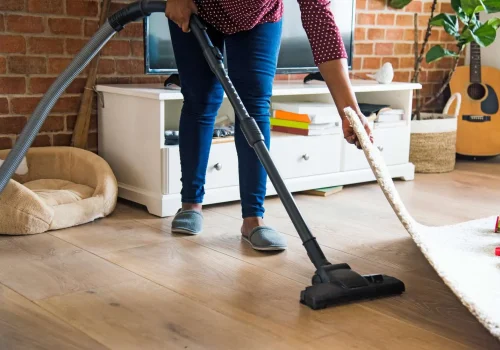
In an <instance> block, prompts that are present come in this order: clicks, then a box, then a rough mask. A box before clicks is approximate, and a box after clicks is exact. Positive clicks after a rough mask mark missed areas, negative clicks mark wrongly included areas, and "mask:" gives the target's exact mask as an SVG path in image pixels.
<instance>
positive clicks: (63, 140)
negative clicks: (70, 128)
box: [53, 134, 72, 146]
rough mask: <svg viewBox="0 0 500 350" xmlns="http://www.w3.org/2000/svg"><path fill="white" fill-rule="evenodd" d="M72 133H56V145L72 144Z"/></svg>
mask: <svg viewBox="0 0 500 350" xmlns="http://www.w3.org/2000/svg"><path fill="white" fill-rule="evenodd" d="M71 137H72V134H55V135H54V136H53V139H54V146H70V145H71Z"/></svg>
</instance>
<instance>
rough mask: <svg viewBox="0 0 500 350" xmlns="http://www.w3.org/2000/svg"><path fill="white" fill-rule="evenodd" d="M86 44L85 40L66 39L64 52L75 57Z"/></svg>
mask: <svg viewBox="0 0 500 350" xmlns="http://www.w3.org/2000/svg"><path fill="white" fill-rule="evenodd" d="M87 42H88V40H86V39H66V52H67V53H69V54H70V55H75V54H77V53H78V52H80V50H81V49H82V47H84V46H85V44H86V43H87Z"/></svg>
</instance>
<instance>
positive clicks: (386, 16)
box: [377, 13, 396, 26]
mask: <svg viewBox="0 0 500 350" xmlns="http://www.w3.org/2000/svg"><path fill="white" fill-rule="evenodd" d="M395 19H396V16H395V15H394V14H392V13H379V14H378V15H377V24H378V25H383V26H388V25H389V26H392V25H394V20H395Z"/></svg>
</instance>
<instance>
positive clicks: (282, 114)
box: [274, 109, 311, 123]
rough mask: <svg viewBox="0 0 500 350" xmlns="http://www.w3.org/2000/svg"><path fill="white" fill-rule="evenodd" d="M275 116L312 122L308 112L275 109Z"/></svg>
mask: <svg viewBox="0 0 500 350" xmlns="http://www.w3.org/2000/svg"><path fill="white" fill-rule="evenodd" d="M274 118H276V119H283V120H293V121H296V122H302V123H310V122H311V119H310V118H309V115H307V114H299V113H292V112H287V111H282V110H279V109H278V110H275V111H274Z"/></svg>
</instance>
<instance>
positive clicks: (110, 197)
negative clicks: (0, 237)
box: [0, 147, 118, 234]
mask: <svg viewBox="0 0 500 350" xmlns="http://www.w3.org/2000/svg"><path fill="white" fill-rule="evenodd" d="M9 151H10V150H3V151H0V159H5V157H6V156H7V154H8V152H9ZM26 159H27V172H26V171H22V172H16V174H15V175H14V176H13V178H12V179H11V180H10V182H9V184H8V185H7V187H6V188H5V190H4V191H3V192H2V193H1V194H0V233H1V234H34V233H41V232H46V231H48V230H56V229H62V228H67V227H71V226H75V225H80V224H84V223H88V222H90V221H93V220H95V219H97V218H101V217H105V216H107V215H109V214H110V213H111V212H113V210H114V208H115V206H116V201H117V195H118V186H117V182H116V178H115V176H114V174H113V172H112V171H111V168H110V167H109V165H108V164H107V163H106V161H104V159H102V158H101V157H99V156H98V155H96V154H94V153H92V152H89V151H85V150H82V149H79V148H73V147H39V148H36V147H35V148H31V149H30V150H29V151H28V153H27V155H26Z"/></svg>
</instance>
